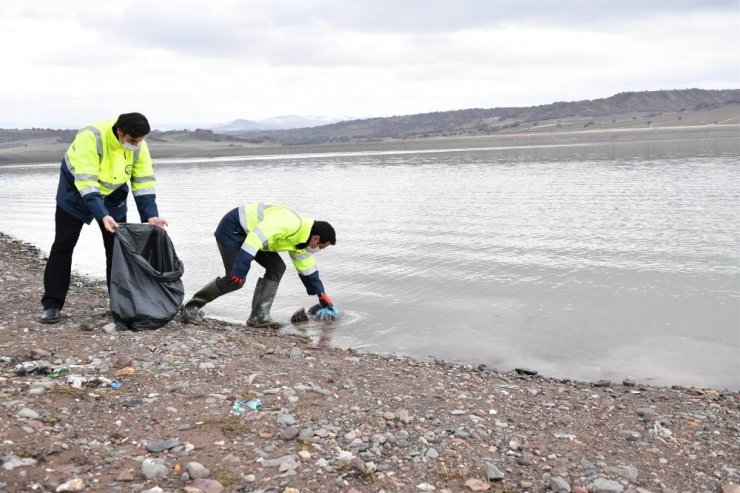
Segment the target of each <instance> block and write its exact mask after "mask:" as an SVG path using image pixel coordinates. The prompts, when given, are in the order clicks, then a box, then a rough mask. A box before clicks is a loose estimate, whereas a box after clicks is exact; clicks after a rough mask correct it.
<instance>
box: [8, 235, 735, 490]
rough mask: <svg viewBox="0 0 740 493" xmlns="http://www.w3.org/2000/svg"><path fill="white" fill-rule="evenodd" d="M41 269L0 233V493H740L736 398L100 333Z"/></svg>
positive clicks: (237, 340)
mask: <svg viewBox="0 0 740 493" xmlns="http://www.w3.org/2000/svg"><path fill="white" fill-rule="evenodd" d="M44 264H45V259H44V258H43V255H42V254H41V252H40V251H39V250H38V249H36V248H35V247H33V246H31V245H28V244H24V243H22V242H19V241H17V240H15V239H13V238H11V237H9V236H7V235H4V234H2V233H0V308H1V310H0V404H1V405H0V464H1V466H0V493H3V492H31V491H34V492H35V491H50V492H65V491H86V492H97V491H101V492H102V491H106V492H152V493H154V492H188V493H197V492H208V493H210V492H264V493H267V492H281V493H306V492H341V493H358V492H368V493H369V492H422V491H435V492H469V491H490V492H532V493H534V492H550V491H552V492H555V493H569V492H573V493H585V492H588V493H623V492H625V493H671V492H676V493H679V492H705V491H706V492H721V493H740V486H739V485H740V394H738V393H737V392H730V391H726V390H720V389H706V388H684V387H680V386H673V387H653V386H646V385H642V384H637V383H635V382H633V381H629V380H626V381H624V382H609V381H600V382H577V381H570V380H562V379H553V378H548V377H545V376H541V375H537V374H533V373H535V372H531V371H526V370H524V369H522V370H519V371H511V372H497V371H494V370H491V369H488V368H486V367H485V366H483V365H477V366H476V365H460V364H451V363H447V362H444V361H436V360H431V361H420V360H414V359H410V358H406V357H396V356H388V355H378V354H368V353H358V352H356V351H353V350H351V349H350V350H346V349H339V348H334V347H327V346H324V345H322V343H321V341H316V340H313V339H312V338H311V337H305V336H301V335H300V334H285V333H274V332H270V331H255V330H252V329H249V328H247V327H246V326H245V325H240V324H228V323H225V322H222V321H217V320H210V319H209V320H207V322H206V323H205V324H203V325H200V326H193V325H186V324H183V323H181V322H180V321H179V319H176V320H173V321H172V322H170V323H169V324H168V325H167V326H165V327H163V328H161V329H159V330H155V331H147V332H130V331H119V330H117V329H116V328H115V326H114V325H113V324H112V323H111V322H112V320H111V317H110V313H109V307H108V297H107V292H106V290H105V286H104V285H102V284H101V283H100V282H98V281H94V280H90V279H86V278H81V277H74V278H73V282H72V289H71V291H70V294H69V297H68V302H67V305H66V306H65V308H64V310H63V317H62V320H61V321H60V322H59V323H57V324H50V325H47V324H42V323H40V322H39V320H38V317H39V315H40V311H41V308H40V304H39V300H40V298H41V294H42V278H43V268H44ZM249 400H252V401H254V400H258V401H259V402H260V403H261V405H256V404H254V403H253V406H254V407H257V409H253V408H252V407H250V406H248V405H245V403H246V402H247V401H249Z"/></svg>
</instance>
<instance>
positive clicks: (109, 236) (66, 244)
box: [41, 205, 126, 310]
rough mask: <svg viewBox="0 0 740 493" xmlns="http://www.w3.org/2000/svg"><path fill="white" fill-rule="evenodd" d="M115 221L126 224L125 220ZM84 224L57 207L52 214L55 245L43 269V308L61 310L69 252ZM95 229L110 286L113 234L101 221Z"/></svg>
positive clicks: (69, 273)
mask: <svg viewBox="0 0 740 493" xmlns="http://www.w3.org/2000/svg"><path fill="white" fill-rule="evenodd" d="M116 221H117V222H126V217H125V216H124V217H123V218H121V219H120V220H119V219H117V220H116ZM84 225H85V223H84V222H83V221H80V220H79V219H77V218H76V217H74V216H73V215H71V214H69V213H68V212H66V211H65V210H64V209H62V208H61V207H59V206H58V205H57V208H56V212H55V213H54V228H55V229H54V244H53V245H52V246H51V252H49V260H48V261H47V262H46V269H45V270H44V296H43V297H42V298H41V304H42V305H43V306H44V309H47V308H59V309H60V310H61V309H62V308H63V307H64V301H65V300H66V299H67V292H68V291H69V283H70V278H71V277H72V253H74V249H75V246H76V245H77V240H79V239H80V232H81V231H82V226H84ZM98 226H99V227H100V231H101V232H102V233H103V246H104V247H105V281H106V283H107V284H108V287H110V271H111V265H112V263H113V242H114V240H115V238H116V235H115V234H113V233H109V232H108V231H107V230H106V229H105V226H103V223H102V222H100V221H98Z"/></svg>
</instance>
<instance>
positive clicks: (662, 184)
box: [0, 139, 740, 389]
mask: <svg viewBox="0 0 740 493" xmlns="http://www.w3.org/2000/svg"><path fill="white" fill-rule="evenodd" d="M738 156H740V152H738V146H737V142H736V141H728V140H727V139H724V140H712V139H703V140H702V139H697V140H693V141H673V142H650V141H643V142H632V143H616V144H609V145H597V144H591V145H563V146H539V147H538V146H532V147H519V148H482V149H442V150H429V151H413V152H377V153H344V154H320V155H319V154H310V155H282V156H262V157H245V158H220V159H190V160H159V161H155V166H156V173H157V178H158V183H159V184H158V189H157V190H158V203H159V207H160V212H161V214H162V216H164V217H166V218H168V220H169V221H170V227H169V228H168V231H169V233H170V235H171V237H172V239H173V241H174V244H175V247H176V249H177V253H178V255H179V256H180V257H181V259H182V260H183V262H184V263H185V269H186V270H185V276H184V279H183V280H184V283H185V288H186V296H187V297H189V296H190V295H192V294H193V293H194V292H195V291H196V290H197V289H199V288H200V287H201V286H202V285H203V284H204V283H206V282H207V281H209V280H210V279H212V278H214V277H215V276H216V275H220V274H221V270H222V267H221V262H220V257H219V255H218V252H217V249H216V246H215V240H214V238H213V230H214V229H215V226H216V224H217V223H218V221H219V220H220V218H221V216H222V215H223V214H224V213H226V212H227V211H229V210H230V209H232V208H233V207H236V206H237V205H239V204H241V203H243V202H245V201H250V202H251V201H268V202H269V201H273V202H278V203H284V204H286V205H289V206H291V207H293V208H294V209H296V210H297V211H299V212H301V213H303V214H304V215H308V216H312V217H315V218H318V219H324V220H328V221H330V222H331V223H332V224H333V225H334V226H335V228H336V230H337V245H336V246H334V247H331V248H329V249H327V250H326V251H324V252H322V253H321V254H320V255H319V257H318V262H319V270H320V272H321V277H322V280H323V281H324V284H325V286H326V288H327V290H328V292H329V294H330V295H331V296H332V298H333V299H334V302H335V303H336V305H337V306H338V308H339V309H340V310H341V311H342V313H343V318H342V319H341V320H340V321H338V322H336V323H334V324H326V323H311V324H310V325H309V326H308V327H307V328H304V329H303V330H306V331H307V333H308V334H309V335H312V336H314V337H318V335H323V337H324V340H325V341H331V343H332V344H335V345H337V346H340V347H352V348H356V349H358V350H362V351H373V352H381V353H395V354H405V355H412V356H414V357H418V358H421V359H427V358H432V357H434V358H441V359H446V360H451V361H459V362H465V363H471V364H480V363H485V364H486V365H488V366H489V367H492V368H497V369H500V370H507V369H512V368H515V367H528V368H531V369H535V370H538V371H539V372H540V373H543V374H547V375H552V376H557V377H569V378H577V379H589V380H596V379H602V378H606V379H611V380H613V381H621V380H622V379H623V378H627V377H631V378H634V379H636V380H637V381H639V382H645V383H651V384H663V385H672V384H680V385H697V386H712V387H716V388H725V387H726V388H730V389H738V388H740V377H739V375H740V300H739V295H738V293H739V291H740V268H739V265H740V262H739V260H740V255H739V253H738V252H739V251H740V248H739V246H740V222H739V221H738V210H739V209H740V180H739V179H738V178H740V177H739V176H738V174H739V173H738V172H739V168H738ZM57 176H58V164H57V163H53V164H48V165H17V166H13V165H11V166H4V167H0V183H1V186H0V211H2V213H1V214H0V230H1V231H3V232H5V233H8V234H11V235H13V236H15V237H16V238H19V239H22V240H25V241H28V242H31V243H33V244H36V245H37V246H39V247H40V248H41V249H42V250H43V251H44V252H48V250H49V248H50V246H51V243H52V240H53V230H54V222H53V215H54V214H53V210H54V193H55V189H56V182H57ZM129 219H133V220H138V213H137V212H136V209H135V206H134V204H133V200H131V202H130V212H129ZM286 263H288V270H287V272H286V275H285V277H284V279H283V282H282V283H281V286H280V290H279V292H278V298H277V300H276V301H275V304H274V306H273V316H274V317H275V318H277V319H282V320H285V321H287V319H288V318H289V317H290V315H291V314H292V313H293V311H294V310H296V309H298V308H300V307H302V306H303V307H306V308H307V307H309V306H311V305H312V304H314V303H315V302H316V299H315V297H309V296H307V295H306V294H305V291H304V289H303V286H302V284H301V283H300V281H299V279H298V277H297V275H296V274H295V271H294V270H293V268H292V267H291V266H290V263H289V260H288V259H287V257H286ZM74 268H75V270H76V271H77V272H80V273H83V274H86V275H91V276H94V277H97V278H103V277H104V255H103V248H102V242H101V240H100V232H99V231H98V229H97V227H96V226H94V227H87V228H84V229H83V235H82V238H81V240H80V244H79V245H78V249H77V250H76V252H75V260H74ZM261 272H262V268H261V267H259V266H257V265H255V266H253V268H252V270H251V271H250V274H249V278H248V281H247V288H245V289H243V290H241V291H240V292H237V293H233V294H230V295H227V296H225V297H222V298H221V299H219V300H217V301H216V302H214V303H212V304H210V305H208V306H207V307H206V312H207V313H208V314H209V315H213V316H217V317H219V318H222V319H227V320H232V321H238V322H243V321H244V320H245V319H246V317H247V316H248V314H249V307H250V303H251V291H252V289H251V288H252V287H253V286H254V283H255V282H256V279H257V277H258V276H259V275H261ZM39 310H40V306H39Z"/></svg>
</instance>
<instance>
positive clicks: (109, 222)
mask: <svg viewBox="0 0 740 493" xmlns="http://www.w3.org/2000/svg"><path fill="white" fill-rule="evenodd" d="M102 222H103V226H104V227H105V229H106V231H108V232H109V233H115V232H116V230H117V229H118V223H117V222H116V220H115V219H113V218H112V217H111V216H105V217H104V218H103V221H102Z"/></svg>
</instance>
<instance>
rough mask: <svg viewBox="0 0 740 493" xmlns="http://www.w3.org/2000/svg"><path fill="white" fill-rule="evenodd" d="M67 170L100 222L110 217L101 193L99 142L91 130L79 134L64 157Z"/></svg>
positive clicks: (84, 130) (86, 203)
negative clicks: (99, 181)
mask: <svg viewBox="0 0 740 493" xmlns="http://www.w3.org/2000/svg"><path fill="white" fill-rule="evenodd" d="M64 161H65V163H66V166H67V170H68V171H69V172H70V173H72V175H73V176H74V184H75V188H76V189H77V191H78V192H79V193H80V196H82V199H83V200H84V201H85V205H87V207H88V208H89V209H90V212H92V215H93V216H94V217H95V219H97V220H98V221H100V220H101V219H103V217H105V216H107V215H108V209H106V207H105V203H104V202H103V195H102V194H101V193H100V184H99V183H98V174H99V172H100V155H99V154H98V142H97V139H96V138H95V135H94V134H93V132H92V131H90V130H89V129H83V130H81V131H80V132H78V133H77V135H76V136H75V138H74V141H72V145H70V146H69V149H67V153H66V154H65V155H64Z"/></svg>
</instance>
